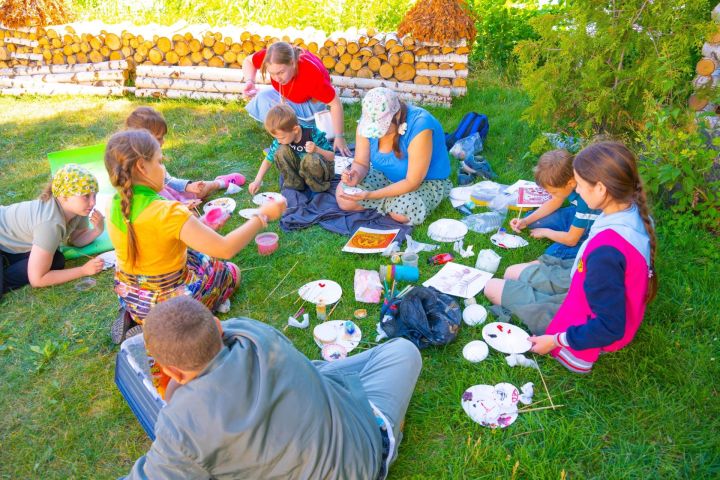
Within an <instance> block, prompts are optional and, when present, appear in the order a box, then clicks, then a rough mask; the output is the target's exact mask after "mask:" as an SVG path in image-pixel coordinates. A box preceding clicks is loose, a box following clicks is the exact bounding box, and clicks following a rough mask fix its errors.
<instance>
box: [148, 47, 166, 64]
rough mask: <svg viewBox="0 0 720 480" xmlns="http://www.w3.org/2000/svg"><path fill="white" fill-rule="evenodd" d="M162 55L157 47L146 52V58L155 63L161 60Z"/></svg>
mask: <svg viewBox="0 0 720 480" xmlns="http://www.w3.org/2000/svg"><path fill="white" fill-rule="evenodd" d="M163 58H164V55H163V53H162V52H161V51H160V50H158V49H157V48H153V49H152V50H150V51H149V52H148V60H150V61H151V62H152V63H153V64H155V65H157V64H159V63H160V62H162V61H163Z"/></svg>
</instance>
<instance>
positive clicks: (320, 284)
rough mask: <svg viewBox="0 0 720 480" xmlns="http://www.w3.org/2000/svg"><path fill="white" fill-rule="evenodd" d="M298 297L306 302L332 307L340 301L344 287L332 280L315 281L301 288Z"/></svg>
mask: <svg viewBox="0 0 720 480" xmlns="http://www.w3.org/2000/svg"><path fill="white" fill-rule="evenodd" d="M298 295H300V297H301V298H302V299H303V300H305V301H306V302H311V303H314V304H316V305H317V304H318V303H320V302H323V303H324V304H325V305H330V304H332V303H335V302H337V301H338V300H340V297H342V287H341V286H340V285H338V283H337V282H333V281H332V280H315V281H314V282H310V283H306V284H305V285H303V286H302V287H300V289H299V290H298Z"/></svg>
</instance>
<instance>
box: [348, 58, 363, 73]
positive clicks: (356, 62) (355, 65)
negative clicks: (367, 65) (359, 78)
mask: <svg viewBox="0 0 720 480" xmlns="http://www.w3.org/2000/svg"><path fill="white" fill-rule="evenodd" d="M362 66H363V60H362V58H360V57H355V58H353V59H352V60H350V68H352V69H353V70H356V71H357V70H360V69H361V68H362Z"/></svg>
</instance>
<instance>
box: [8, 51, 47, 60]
mask: <svg viewBox="0 0 720 480" xmlns="http://www.w3.org/2000/svg"><path fill="white" fill-rule="evenodd" d="M10 58H17V59H23V60H32V61H40V60H42V59H43V56H42V54H39V53H17V52H10Z"/></svg>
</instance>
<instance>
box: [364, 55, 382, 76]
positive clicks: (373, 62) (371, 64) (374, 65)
mask: <svg viewBox="0 0 720 480" xmlns="http://www.w3.org/2000/svg"><path fill="white" fill-rule="evenodd" d="M381 65H382V60H380V59H379V58H378V57H370V59H369V60H368V63H367V67H368V68H369V69H370V71H371V72H378V71H380V66H381Z"/></svg>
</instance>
